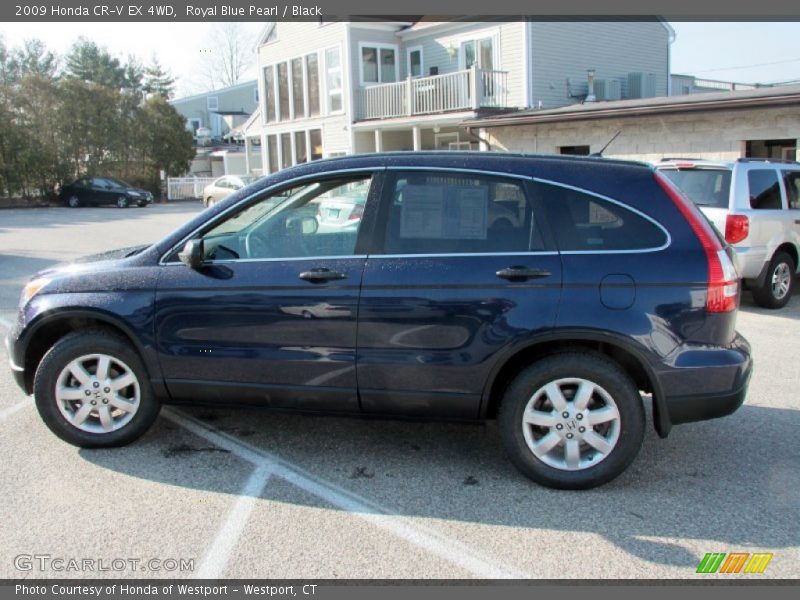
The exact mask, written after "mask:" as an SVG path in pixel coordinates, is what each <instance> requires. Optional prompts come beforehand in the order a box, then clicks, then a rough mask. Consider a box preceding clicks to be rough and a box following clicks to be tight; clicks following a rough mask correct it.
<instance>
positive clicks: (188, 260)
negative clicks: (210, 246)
mask: <svg viewBox="0 0 800 600" xmlns="http://www.w3.org/2000/svg"><path fill="white" fill-rule="evenodd" d="M204 255H205V249H204V248H203V240H189V241H188V242H186V245H185V246H184V247H183V252H180V253H179V254H178V258H179V259H180V261H181V262H182V263H183V264H185V265H186V266H187V267H189V268H191V269H199V268H200V267H201V266H202V265H203V258H204Z"/></svg>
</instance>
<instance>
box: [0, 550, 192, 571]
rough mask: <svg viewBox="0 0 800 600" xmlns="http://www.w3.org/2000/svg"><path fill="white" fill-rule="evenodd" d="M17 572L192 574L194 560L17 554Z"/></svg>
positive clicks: (15, 562)
mask: <svg viewBox="0 0 800 600" xmlns="http://www.w3.org/2000/svg"><path fill="white" fill-rule="evenodd" d="M14 568H16V569H17V570H18V571H39V572H47V571H55V572H57V573H61V572H68V573H97V572H108V571H111V572H121V571H137V572H140V573H141V572H147V573H176V572H177V573H186V572H192V571H194V559H193V558H131V557H114V558H87V557H74V556H72V557H70V556H53V555H52V554H18V555H17V556H15V557H14Z"/></svg>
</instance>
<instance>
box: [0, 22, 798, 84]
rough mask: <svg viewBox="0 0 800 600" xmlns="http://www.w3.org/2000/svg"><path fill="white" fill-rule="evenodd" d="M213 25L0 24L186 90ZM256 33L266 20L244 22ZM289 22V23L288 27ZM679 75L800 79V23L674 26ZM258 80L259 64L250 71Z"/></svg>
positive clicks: (19, 37) (9, 32)
mask: <svg viewBox="0 0 800 600" xmlns="http://www.w3.org/2000/svg"><path fill="white" fill-rule="evenodd" d="M212 26H213V24H212V23H80V24H71V23H66V24H65V23H32V24H26V23H21V24H15V25H13V26H11V25H9V24H8V23H2V24H0V35H2V36H3V37H4V38H5V42H6V44H7V45H9V46H12V45H16V44H19V43H20V42H22V41H23V40H24V39H27V38H31V37H38V38H40V39H42V40H44V41H45V42H46V43H47V44H48V46H49V47H50V48H51V49H52V50H55V51H57V52H59V53H64V52H66V51H67V50H68V49H69V46H70V45H71V44H72V42H73V41H74V40H75V39H76V38H77V37H78V36H80V35H83V36H85V37H87V38H89V39H91V40H94V41H95V42H97V43H98V44H99V45H101V46H106V47H107V48H108V50H109V51H110V52H111V53H112V54H114V55H116V56H118V57H119V58H122V59H124V58H127V56H128V55H129V54H133V55H135V56H137V57H138V58H139V59H140V60H141V61H142V62H144V63H147V62H149V60H150V57H151V56H152V55H153V54H155V55H156V56H157V57H158V59H159V60H160V61H161V63H162V64H163V65H164V66H166V67H167V68H169V69H170V70H171V71H172V74H173V76H176V77H177V78H178V92H179V94H180V95H186V94H190V93H197V92H201V91H203V90H204V89H205V81H204V80H203V77H202V76H201V75H199V70H200V68H199V67H200V64H201V61H202V60H203V54H202V52H201V51H202V50H204V49H206V50H207V49H208V38H209V32H210V31H211V28H212ZM241 26H242V28H243V31H244V32H246V33H247V34H248V35H252V36H254V37H255V36H256V35H257V34H258V32H259V31H261V28H262V27H263V24H261V23H242V24H241ZM284 26H285V24H284ZM672 26H673V27H674V29H675V31H676V33H677V39H676V40H675V43H674V44H673V46H672V72H673V73H686V74H692V75H697V76H699V77H704V78H708V79H723V80H726V81H738V82H743V83H754V82H759V83H771V82H775V81H786V80H800V23H683V22H675V23H672ZM248 75H249V78H251V79H255V77H256V70H255V66H253V68H252V69H251V71H250V73H249V74H248Z"/></svg>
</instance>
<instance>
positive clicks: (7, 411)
mask: <svg viewBox="0 0 800 600" xmlns="http://www.w3.org/2000/svg"><path fill="white" fill-rule="evenodd" d="M32 404H33V402H31V400H30V399H27V400H23V401H21V402H17V403H16V404H12V405H11V406H9V407H8V408H4V409H3V410H0V421H3V420H4V419H6V418H7V417H10V416H11V415H13V414H14V413H15V412H17V411H20V410H22V409H23V408H25V407H26V406H30V405H32Z"/></svg>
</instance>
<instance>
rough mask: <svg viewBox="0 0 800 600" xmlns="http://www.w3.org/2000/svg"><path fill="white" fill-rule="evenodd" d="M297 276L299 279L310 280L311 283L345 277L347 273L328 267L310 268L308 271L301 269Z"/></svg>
mask: <svg viewBox="0 0 800 600" xmlns="http://www.w3.org/2000/svg"><path fill="white" fill-rule="evenodd" d="M299 277H300V279H305V280H306V281H311V282H312V283H319V282H323V281H336V280H338V279H347V275H345V274H344V273H339V272H338V271H331V270H330V269H311V270H310V271H303V272H302V273H300V275H299Z"/></svg>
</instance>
